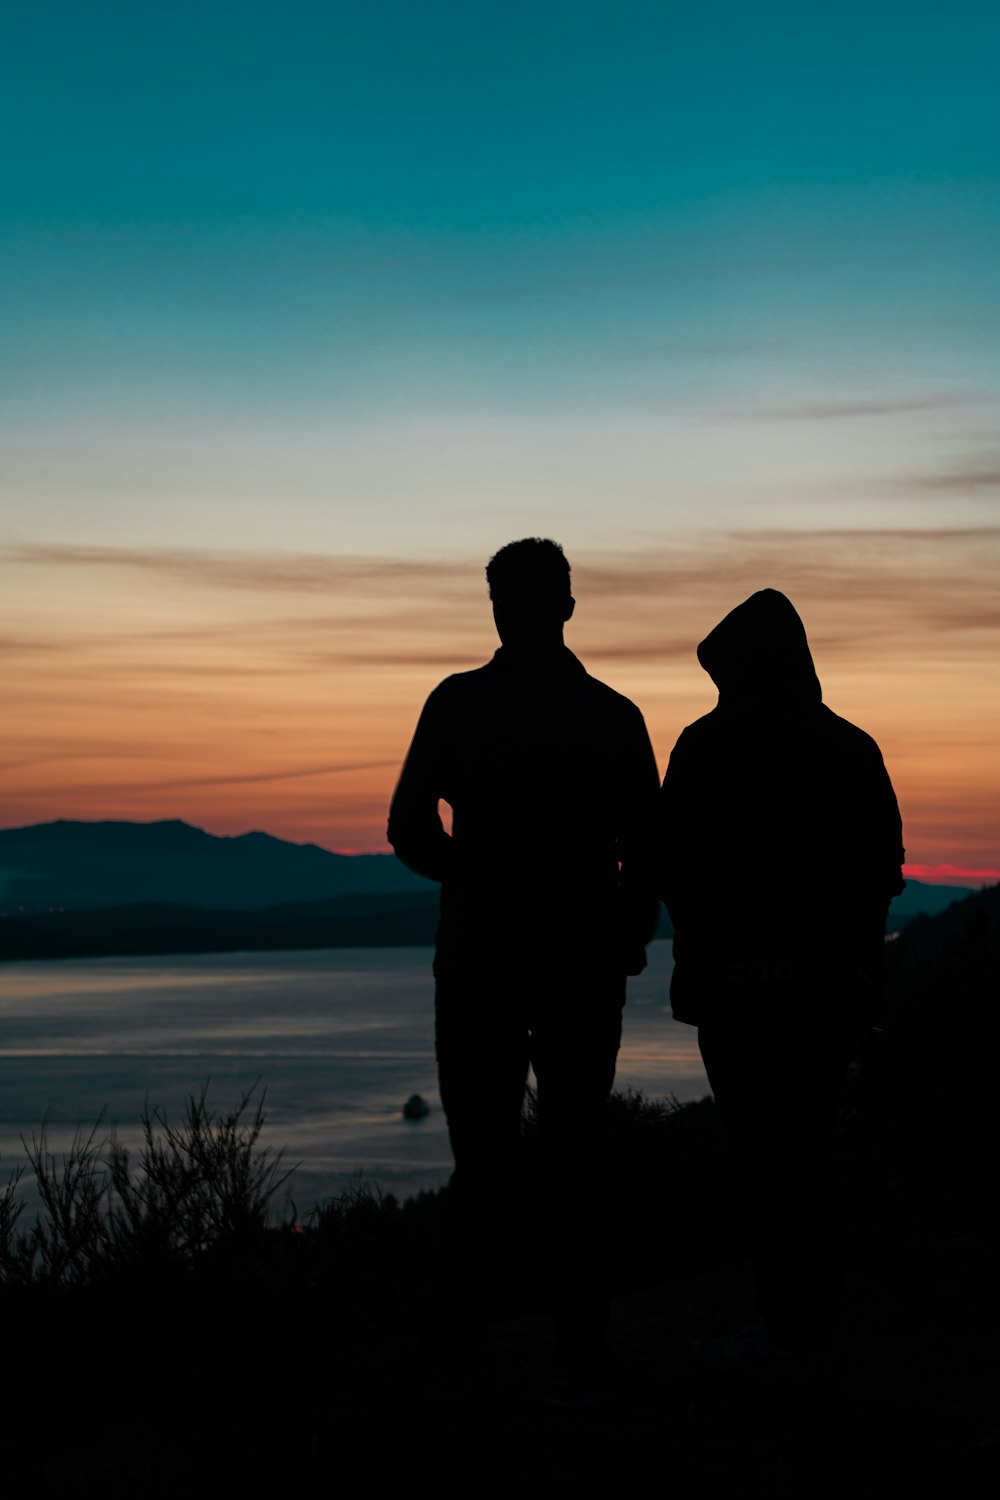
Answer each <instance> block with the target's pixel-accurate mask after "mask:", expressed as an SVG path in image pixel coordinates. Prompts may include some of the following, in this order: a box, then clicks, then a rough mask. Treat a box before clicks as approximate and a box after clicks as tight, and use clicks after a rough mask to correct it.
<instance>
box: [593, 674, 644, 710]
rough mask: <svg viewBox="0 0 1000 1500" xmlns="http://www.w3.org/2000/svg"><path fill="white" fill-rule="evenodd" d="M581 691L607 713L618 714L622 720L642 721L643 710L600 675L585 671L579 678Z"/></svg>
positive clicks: (596, 706)
mask: <svg viewBox="0 0 1000 1500" xmlns="http://www.w3.org/2000/svg"><path fill="white" fill-rule="evenodd" d="M579 682H580V688H581V691H582V692H584V693H586V694H587V696H588V697H589V698H590V699H591V701H592V702H593V704H594V707H595V708H597V709H599V710H601V711H603V712H604V713H606V714H609V715H610V714H616V715H618V716H619V717H620V718H621V719H622V720H633V721H636V720H638V721H642V710H641V709H640V708H639V706H638V705H637V704H635V703H633V702H632V699H631V698H626V697H625V694H624V693H619V692H618V691H617V690H616V689H615V688H613V687H609V686H608V684H607V683H606V682H602V681H601V679H600V678H599V677H592V676H591V674H590V673H589V672H587V671H583V672H582V673H581V674H580V678H579Z"/></svg>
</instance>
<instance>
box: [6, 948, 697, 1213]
mask: <svg viewBox="0 0 1000 1500" xmlns="http://www.w3.org/2000/svg"><path fill="white" fill-rule="evenodd" d="M430 964H431V950H430V949H429V948H356V949H350V948H335V949H326V950H319V951H317V950H310V951H308V952H296V953H221V954H196V955H190V956H181V957H168V958H138V959H136V958H129V959H124V958H122V959H86V960H71V961H68V962H63V963H21V964H6V965H4V966H3V967H2V968H0V1173H2V1175H3V1178H4V1179H6V1174H7V1171H8V1170H9V1169H10V1168H11V1167H12V1166H14V1165H16V1164H17V1163H19V1162H23V1161H24V1160H25V1156H24V1150H23V1147H22V1145H21V1142H20V1139H19V1137H20V1135H22V1134H23V1135H24V1136H26V1137H28V1138H29V1139H30V1137H31V1134H32V1132H35V1133H36V1134H37V1132H38V1130H39V1127H40V1126H41V1124H42V1121H43V1118H44V1119H45V1121H46V1128H47V1132H48V1141H49V1146H50V1149H54V1150H60V1151H61V1150H65V1148H66V1146H67V1145H68V1144H69V1141H70V1140H71V1138H72V1135H73V1132H74V1129H75V1127H76V1126H77V1125H81V1124H82V1125H83V1126H85V1127H86V1128H88V1129H89V1127H90V1126H91V1125H92V1124H93V1123H94V1121H95V1120H96V1119H97V1118H98V1116H99V1115H100V1113H101V1111H102V1110H103V1111H104V1124H105V1126H106V1127H107V1128H110V1127H111V1126H115V1127H116V1129H117V1133H118V1136H119V1138H120V1139H121V1140H122V1141H123V1142H124V1143H125V1144H126V1145H129V1146H131V1145H133V1144H138V1139H139V1132H138V1129H137V1122H138V1120H139V1117H140V1114H141V1111H142V1108H143V1104H144V1101H145V1100H146V1099H147V1098H148V1101H149V1104H150V1106H151V1107H155V1108H159V1109H160V1110H161V1111H163V1112H165V1113H166V1114H167V1115H168V1117H169V1118H170V1119H171V1120H174V1119H176V1118H179V1116H180V1111H181V1108H182V1106H183V1102H184V1099H185V1096H186V1095H187V1094H189V1093H191V1092H195V1093H197V1092H198V1091H200V1089H201V1087H202V1085H203V1084H204V1083H205V1081H206V1080H207V1079H211V1085H210V1089H209V1101H210V1103H211V1102H214V1104H215V1105H216V1106H217V1107H218V1108H220V1109H226V1108H229V1107H231V1106H232V1105H233V1104H235V1103H236V1101H237V1100H238V1099H239V1096H240V1093H241V1091H243V1090H246V1089H248V1088H249V1087H250V1086H251V1085H252V1084H253V1083H254V1082H255V1080H257V1079H259V1080H260V1083H261V1086H262V1087H266V1089H267V1101H266V1110H267V1125H266V1127H265V1131H264V1135H263V1137H262V1142H263V1143H265V1144H269V1145H271V1146H272V1148H274V1149H277V1148H278V1147H280V1146H285V1147H287V1155H288V1160H289V1162H290V1163H291V1162H296V1161H299V1162H301V1165H300V1166H299V1167H298V1169H297V1171H296V1172H295V1176H294V1179H293V1181H292V1183H291V1185H290V1186H291V1192H292V1195H293V1197H294V1199H295V1203H296V1206H297V1208H298V1211H299V1212H300V1213H305V1212H306V1211H307V1210H308V1209H309V1208H310V1207H311V1206H312V1205H313V1204H314V1203H316V1202H317V1201H318V1200H320V1199H321V1198H324V1197H328V1196H329V1195H330V1194H332V1193H335V1192H337V1191H338V1190H339V1189H341V1188H342V1187H343V1186H344V1184H345V1183H346V1182H347V1181H348V1180H349V1179H350V1178H352V1177H353V1178H356V1177H357V1175H358V1173H359V1172H361V1173H363V1174H364V1176H365V1177H368V1178H374V1179H375V1180H377V1181H378V1182H379V1184H380V1185H381V1186H382V1187H383V1188H384V1189H385V1190H386V1191H391V1192H394V1193H397V1194H399V1195H403V1196H405V1195H406V1194H408V1193H412V1192H416V1191H418V1190H419V1189H420V1188H423V1187H437V1186H439V1185H440V1184H441V1183H442V1182H444V1181H445V1180H446V1179H447V1176H448V1173H449V1171H450V1170H451V1163H450V1156H449V1152H448V1139H447V1134H446V1131H445V1124H444V1118H443V1115H442V1113H441V1107H440V1101H439V1099H438V1094H437V1082H436V1078H435V1069H434V1039H433V993H434V987H433V980H432V978H431V972H430ZM670 969H671V951H670V944H669V943H667V942H659V943H654V944H652V946H651V948H650V962H649V967H648V969H647V971H646V973H645V974H643V975H641V976H640V977H639V978H638V979H631V980H629V1001H628V1005H627V1007H626V1011H625V1035H624V1040H623V1044H622V1051H621V1054H620V1057H619V1064H618V1087H620V1088H623V1087H626V1086H629V1085H631V1086H632V1087H633V1088H640V1089H643V1090H644V1091H645V1092H647V1093H650V1094H656V1095H665V1094H673V1095H675V1096H676V1097H677V1098H678V1099H692V1098H698V1097H700V1096H701V1095H702V1094H705V1093H707V1092H708V1083H707V1081H706V1079H705V1074H704V1070H703V1069H702V1065H701V1059H700V1057H699V1055H698V1049H697V1045H696V1040H695V1032H694V1029H693V1028H692V1027H690V1026H683V1025H680V1024H679V1023H677V1022H675V1021H673V1020H672V1019H671V1017H670V1012H669V1008H668V1005H667V986H668V982H669V977H670ZM413 1093H419V1094H422V1095H423V1096H424V1098H425V1099H426V1100H427V1102H428V1103H429V1105H430V1106H431V1113H430V1114H429V1115H428V1117H427V1118H426V1119H424V1120H421V1121H419V1122H410V1121H407V1120H404V1119H403V1118H402V1115H401V1113H400V1109H401V1105H402V1103H403V1101H404V1100H405V1099H406V1098H407V1097H408V1096H409V1095H410V1094H413Z"/></svg>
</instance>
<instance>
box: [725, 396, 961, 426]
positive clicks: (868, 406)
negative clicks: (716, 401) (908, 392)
mask: <svg viewBox="0 0 1000 1500" xmlns="http://www.w3.org/2000/svg"><path fill="white" fill-rule="evenodd" d="M978 399H980V398H977V397H973V396H968V395H965V394H963V393H961V392H953V391H942V392H939V393H932V394H930V395H926V396H899V397H895V398H893V397H885V396H871V397H855V398H853V399H851V400H849V401H796V402H790V403H787V404H785V403H776V404H775V405H773V406H743V407H729V408H727V409H726V410H724V411H719V412H716V413H714V414H713V415H714V417H715V418H716V420H723V421H728V422H841V421H850V420H853V419H855V418H857V417H896V416H908V415H911V414H912V413H914V412H929V411H947V410H949V409H950V408H953V407H956V406H969V405H971V404H973V403H974V402H975V401H976V400H978Z"/></svg>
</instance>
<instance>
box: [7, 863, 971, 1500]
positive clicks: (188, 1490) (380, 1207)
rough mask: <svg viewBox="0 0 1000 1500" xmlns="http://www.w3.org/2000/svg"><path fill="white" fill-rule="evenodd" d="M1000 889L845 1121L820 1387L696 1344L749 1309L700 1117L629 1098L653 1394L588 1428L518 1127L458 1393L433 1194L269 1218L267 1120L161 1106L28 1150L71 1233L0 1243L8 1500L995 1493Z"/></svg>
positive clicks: (640, 1318) (903, 952) (949, 925)
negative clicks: (561, 1335)
mask: <svg viewBox="0 0 1000 1500" xmlns="http://www.w3.org/2000/svg"><path fill="white" fill-rule="evenodd" d="M998 894H1000V893H998V891H996V890H994V891H992V892H985V893H984V894H983V895H982V896H981V897H976V898H973V899H972V900H971V901H970V902H966V903H963V908H964V911H963V908H957V909H956V910H958V911H959V912H963V915H962V916H961V917H955V916H953V915H952V914H949V918H948V921H947V922H944V921H943V919H937V921H939V922H941V923H942V925H941V926H935V922H933V921H932V922H928V923H926V924H923V925H922V926H918V925H916V924H915V927H914V929H912V930H911V931H912V936H911V935H909V934H908V935H904V937H903V938H901V939H900V940H899V941H898V943H896V944H894V945H893V951H892V960H893V963H892V976H891V980H892V982H891V987H890V1000H889V1008H888V1013H887V1016H886V1018H885V1019H886V1027H885V1032H884V1035H883V1037H882V1038H879V1037H872V1038H869V1040H868V1042H867V1044H866V1046H865V1048H864V1049H863V1053H862V1055H861V1057H860V1058H859V1061H858V1064H857V1066H856V1067H855V1069H854V1071H853V1074H852V1078H851V1081H850V1087H849V1090H848V1093H847V1097H846V1098H845V1101H844V1108H843V1111H842V1117H841V1127H840V1139H839V1150H840V1157H841V1163H842V1169H843V1179H844V1196H843V1223H844V1235H845V1240H846V1245H847V1258H848V1268H849V1283H848V1284H849V1294H848V1300H847V1307H846V1310H845V1318H844V1327H843V1353H842V1356H841V1358H840V1360H839V1362H838V1364H837V1365H836V1367H835V1368H834V1369H833V1370H831V1372H830V1373H829V1375H828V1376H825V1377H824V1378H823V1380H822V1382H820V1383H817V1384H814V1385H812V1386H805V1387H803V1386H800V1387H798V1388H786V1387H782V1386H778V1385H767V1384H757V1383H753V1382H744V1381H743V1380H742V1379H737V1378H734V1377H732V1376H728V1377H727V1376H721V1375H714V1374H710V1373H708V1372H705V1371H703V1370H701V1369H700V1368H699V1367H697V1366H696V1365H695V1364H694V1363H693V1362H692V1360H691V1358H690V1354H689V1347H690V1340H691V1339H692V1337H694V1336H696V1335H698V1334H704V1333H713V1332H724V1331H729V1330H732V1329H733V1328H738V1327H740V1326H741V1325H745V1324H746V1322H747V1321H748V1319H749V1315H750V1312H751V1308H752V1289H751V1284H750V1277H749V1274H748V1270H747V1266H746V1263H745V1259H744V1255H743V1246H742V1242H741V1235H740V1228H739V1223H738V1219H737V1216H736V1213H735V1211H734V1208H733V1200H732V1185H731V1182H730V1177H729V1164H728V1158H727V1154H726V1150H725V1147H724V1143H723V1142H722V1140H721V1137H720V1134H719V1130H718V1125H717V1121H716V1117H715V1112H714V1108H713V1106H712V1105H711V1103H710V1102H709V1101H703V1102H701V1103H697V1104H692V1105H687V1106H684V1107H681V1108H677V1107H672V1106H670V1105H664V1104H659V1103H649V1102H644V1101H642V1100H639V1099H636V1098H634V1097H632V1098H620V1097H619V1098H615V1099H614V1100H613V1101H612V1103H611V1105H610V1107H609V1146H608V1155H609V1168H610V1182H611V1194H612V1197H613V1200H614V1209H615V1213H616V1219H617V1272H616V1303H615V1313H616V1330H615V1331H616V1338H617V1343H618V1348H619V1351H620V1353H621V1356H622V1357H623V1359H624V1360H625V1361H626V1362H627V1363H628V1364H629V1365H631V1366H632V1368H633V1370H634V1371H636V1372H637V1373H638V1374H639V1375H640V1376H641V1377H642V1378H641V1382H640V1385H639V1389H638V1390H637V1391H636V1393H635V1394H634V1395H633V1396H632V1397H631V1398H630V1399H629V1400H628V1401H625V1402H622V1403H619V1404H616V1405H613V1406H606V1407H600V1408H596V1409H584V1410H580V1409H574V1408H563V1407H557V1406H553V1405H551V1404H549V1403H548V1401H547V1400H546V1396H547V1394H548V1393H549V1391H550V1389H551V1387H550V1382H549V1360H550V1346H549V1335H548V1328H547V1324H546V1321H545V1319H544V1316H543V1312H542V1308H543V1300H544V1293H543V1289H542V1286H541V1282H542V1275H541V1251H540V1238H539V1234H538V1232H537V1228H536V1225H537V1219H538V1213H537V1210H538V1199H539V1196H540V1191H541V1189H540V1172H539V1163H538V1159H537V1150H536V1140H535V1133H534V1130H533V1127H532V1125H531V1121H530V1119H529V1120H528V1121H527V1122H526V1127H525V1135H524V1142H523V1173H522V1186H521V1191H520V1196H519V1199H518V1202H517V1203H516V1204H515V1205H514V1209H513V1212H512V1217H511V1230H510V1249H509V1256H508V1260H507V1267H506V1272H505V1277H504V1281H503V1285H502V1286H501V1288H500V1290H499V1296H498V1306H499V1318H498V1322H497V1327H496V1330H495V1338H494V1343H493V1348H492V1353H491V1357H490V1360H489V1362H488V1365H487V1367H486V1368H485V1369H484V1371H483V1374H482V1376H481V1377H480V1378H479V1379H477V1380H475V1381H472V1382H470V1383H469V1386H468V1389H467V1390H466V1391H465V1392H464V1393H462V1394H461V1395H460V1396H454V1395H451V1396H445V1395H443V1394H442V1393H441V1392H439V1391H437V1390H436V1389H435V1386H434V1384H433V1382H432V1381H431V1380H430V1378H429V1370H428V1366H427V1363H426V1360H425V1358H424V1353H423V1343H422V1340H423V1330H424V1326H425V1323H424V1318H425V1306H426V1287H427V1282H428V1278H429V1274H430V1272H431V1269H432V1267H433V1263H434V1254H435V1238H436V1233H437V1226H438V1222H439V1218H440V1213H441V1208H442V1202H443V1195H442V1194H428V1195H423V1196H421V1197H419V1198H417V1199H415V1200H411V1201H409V1202H408V1203H406V1204H403V1205H397V1204H395V1203H394V1202H392V1200H382V1199H380V1198H379V1197H378V1195H377V1193H374V1192H368V1191H361V1190H359V1191H358V1192H356V1193H354V1194H352V1195H348V1196H347V1197H346V1198H344V1199H342V1200H338V1201H335V1202H333V1203H330V1204H327V1205H325V1206H323V1207H322V1208H321V1209H320V1210H319V1211H318V1212H317V1213H315V1214H313V1215H312V1216H310V1217H305V1218H303V1219H302V1220H301V1223H300V1224H299V1225H298V1226H297V1225H296V1224H295V1223H293V1221H292V1217H291V1214H290V1213H286V1215H285V1222H284V1223H283V1224H281V1225H280V1226H278V1225H272V1227H270V1228H268V1227H266V1225H265V1217H266V1209H267V1205H268V1201H269V1196H270V1202H271V1204H272V1207H273V1206H274V1205H275V1204H277V1203H278V1202H279V1200H280V1191H278V1192H275V1193H273V1194H272V1190H273V1189H275V1187H276V1182H277V1178H276V1176H275V1175H273V1174H272V1171H271V1168H272V1166H273V1163H272V1162H270V1161H269V1160H268V1159H267V1158H266V1157H262V1156H261V1154H260V1145H261V1142H260V1141H259V1140H258V1139H257V1138H256V1135H255V1129H256V1127H255V1126H254V1124H253V1122H252V1118H251V1111H250V1110H248V1111H247V1112H246V1113H245V1114H244V1116H243V1117H242V1118H241V1119H239V1120H232V1119H231V1120H229V1121H228V1122H227V1121H220V1120H213V1119H212V1118H211V1116H210V1110H209V1109H208V1107H207V1106H204V1105H202V1104H200V1103H199V1102H198V1101H194V1103H193V1105H192V1112H191V1114H190V1116H189V1119H188V1120H187V1122H184V1123H181V1122H176V1123H175V1124H174V1125H173V1126H171V1127H170V1128H169V1129H166V1130H165V1129H164V1128H163V1126H162V1124H157V1122H156V1121H155V1120H151V1121H150V1134H149V1141H148V1144H147V1162H146V1167H147V1170H146V1172H145V1173H143V1172H142V1171H139V1170H137V1166H138V1164H137V1163H135V1162H125V1161H123V1160H122V1158H121V1157H120V1155H119V1156H117V1157H116V1156H115V1154H114V1153H113V1152H112V1153H111V1154H110V1157H109V1156H108V1153H107V1152H105V1153H104V1156H105V1163H106V1164H105V1165H103V1166H102V1163H101V1159H100V1157H99V1156H98V1155H97V1154H94V1153H96V1148H97V1145H98V1142H97V1141H96V1139H95V1142H94V1143H93V1147H92V1148H91V1155H90V1156H89V1157H88V1155H87V1150H86V1148H85V1147H84V1148H83V1149H82V1150H81V1152H80V1153H78V1156H77V1159H76V1164H75V1167H72V1168H71V1170H70V1172H69V1173H68V1174H67V1173H66V1172H65V1171H64V1170H62V1169H59V1168H57V1170H56V1171H55V1172H54V1174H48V1175H47V1166H46V1161H45V1158H44V1157H42V1158H41V1159H40V1161H39V1166H40V1167H41V1171H42V1177H43V1183H42V1186H43V1188H44V1189H45V1192H46V1193H47V1194H48V1201H49V1205H50V1208H51V1217H50V1219H48V1220H46V1219H44V1217H43V1220H42V1222H41V1224H40V1225H39V1226H38V1227H37V1228H36V1230H35V1232H34V1234H33V1235H31V1234H29V1235H27V1236H26V1237H22V1238H21V1240H20V1241H18V1231H19V1230H21V1231H23V1230H24V1229H25V1227H26V1226H24V1225H23V1224H21V1225H18V1226H15V1227H14V1229H13V1231H12V1232H11V1233H8V1234H6V1235H5V1245H6V1249H5V1251H4V1258H3V1263H2V1269H3V1280H4V1284H3V1286H2V1287H0V1294H2V1297H0V1307H2V1309H3V1315H4V1330H5V1334H6V1338H5V1347H6V1350H7V1359H6V1360H5V1363H4V1374H3V1381H4V1387H5V1388H4V1390H3V1392H2V1406H0V1409H2V1411H3V1413H4V1416H5V1419H6V1421H7V1423H8V1424H9V1428H8V1430H9V1431H10V1432H11V1433H12V1434H13V1435H14V1440H13V1441H12V1442H9V1443H8V1446H7V1449H6V1456H5V1465H6V1468H7V1473H6V1475H5V1477H6V1478H7V1479H8V1480H9V1481H10V1483H11V1485H12V1486H13V1487H12V1488H11V1490H10V1492H11V1493H12V1494H13V1493H27V1492H28V1488H27V1479H26V1478H24V1477H23V1476H24V1475H27V1474H29V1473H30V1475H31V1476H32V1480H31V1491H32V1492H33V1493H35V1494H52V1495H56V1494H59V1495H63V1494H67V1493H72V1494H74V1495H75V1494H93V1495H100V1496H108V1495H114V1494H126V1493H128V1494H141V1495H143V1496H188V1495H195V1494H199V1495H200V1494H206V1495H207V1494H213V1495H215V1494H234V1495H248V1496H257V1495H260V1496H268V1497H270V1496H286V1495H287V1496H289V1497H290V1496H293V1495H296V1496H297V1495H300V1494H303V1493H310V1494H317V1493H318V1494H329V1495H331V1496H332V1495H337V1496H361V1497H366V1496H372V1497H376V1496H377V1497H382V1496H392V1497H395V1496H397V1495H407V1496H428V1497H429V1496H455V1497H458V1496H462V1497H466V1496H478V1495H490V1496H493V1495H502V1494H507V1493H510V1494H512V1495H513V1494H517V1495H519V1496H523V1495H543V1494H548V1493H557V1494H560V1495H561V1494H568V1495H571V1494H573V1493H575V1492H580V1493H584V1492H586V1493H590V1492H591V1491H594V1492H596V1493H598V1494H601V1493H607V1494H611V1493H613V1494H617V1493H622V1492H628V1491H630V1490H631V1489H632V1488H633V1487H636V1488H639V1489H641V1490H650V1489H652V1488H653V1487H655V1489H656V1491H657V1492H660V1491H662V1492H664V1493H667V1494H672V1495H680V1496H688V1495H690V1496H695V1495H698V1496H702V1495H708V1496H716V1495H719V1496H728V1495H756V1494H761V1495H764V1494H767V1495H771V1496H788V1497H792V1496H795V1497H812V1496H818V1495H824V1496H827V1495H829V1496H834V1495H836V1496H842V1495H848V1494H849V1495H851V1496H901V1497H902V1496H911V1495H912V1496H914V1497H916V1496H918V1495H921V1494H923V1493H926V1492H927V1489H928V1487H930V1488H932V1489H938V1490H940V1491H941V1492H942V1493H945V1494H947V1495H949V1496H952V1495H954V1496H965V1495H976V1494H981V1495H985V1494H987V1493H989V1494H991V1495H992V1494H993V1493H994V1491H995V1488H996V1479H997V1477H998V1474H1000V1450H998V1446H997V1443H998V1433H1000V1415H998V1412H1000V1404H998V1399H997V1398H998V1396H1000V1360H998V1356H997V1350H998V1333H1000V1317H998V1313H1000V1282H998V1278H997V1275H996V1252H997V1242H996V1236H995V1230H994V1226H993V1222H992V1219H991V1217H990V1216H989V1214H988V1213H987V1212H986V1211H985V1209H986V1207H987V1206H988V1203H989V1201H990V1199H991V1197H992V1194H993V1191H994V1188H993V1184H994V1183H995V1179H996V1168H997V1124H998V1102H997V1096H996V1091H995V1090H994V1089H989V1090H982V1091H981V1090H980V1087H979V1086H980V1084H981V1083H982V1081H983V1080H985V1079H986V1078H987V1076H988V1075H989V1074H990V1071H991V1069H992V1067H993V1066H994V1059H995V1056H996V1051H995V1042H996V1025H997V1023H996V1017H995V1012H994V1008H993V1007H994V1001H993V998H992V996H993V992H994V990H995V980H994V981H993V989H991V988H990V987H989V986H990V981H991V979H992V977H993V976H994V975H995V973H996V965H997V960H998V957H1000V940H998V934H1000V923H998ZM942 1012H944V1013H945V1014H944V1016H942ZM944 1023H946V1024H944ZM944 1038H948V1039H949V1045H950V1050H949V1051H948V1053H947V1054H945V1052H944V1045H943V1039H944ZM991 1048H992V1051H991V1050H990V1049H991ZM970 1084H971V1087H970ZM258 1123H259V1122H258ZM789 1123H790V1128H794V1122H791V1121H790V1122H789ZM50 1165H51V1164H50ZM102 1173H104V1174H108V1173H110V1174H111V1176H112V1178H113V1179H114V1184H115V1186H116V1191H117V1196H116V1197H114V1198H112V1199H108V1198H105V1197H102V1196H101V1194H100V1189H101V1184H102V1180H103V1179H102V1176H101V1174H102ZM74 1174H75V1175H74ZM115 1205H117V1207H115ZM112 1209H113V1210H114V1211H113V1212H112V1211H111V1210H112ZM2 1228H3V1224H2V1222H0V1229H2ZM18 1469H20V1470H21V1471H22V1473H21V1475H20V1476H19V1475H18V1474H17V1473H16V1472H15V1471H17V1470H18Z"/></svg>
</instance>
